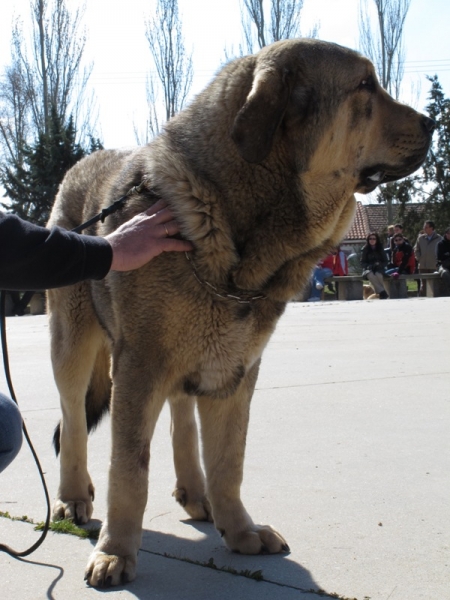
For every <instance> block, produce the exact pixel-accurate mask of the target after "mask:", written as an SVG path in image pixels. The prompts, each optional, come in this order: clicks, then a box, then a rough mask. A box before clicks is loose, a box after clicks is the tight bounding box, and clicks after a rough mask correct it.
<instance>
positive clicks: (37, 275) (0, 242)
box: [0, 213, 112, 291]
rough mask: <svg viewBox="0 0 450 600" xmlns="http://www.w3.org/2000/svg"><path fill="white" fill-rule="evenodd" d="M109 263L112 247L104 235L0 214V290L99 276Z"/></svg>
mask: <svg viewBox="0 0 450 600" xmlns="http://www.w3.org/2000/svg"><path fill="white" fill-rule="evenodd" d="M111 262H112V248H111V246H110V244H109V243H108V242H107V241H106V240H105V239H104V238H101V237H94V236H88V235H79V234H77V233H72V232H70V231H66V230H65V229H61V228H59V227H54V228H52V229H46V228H45V227H39V226H38V225H33V224H32V223H28V222H27V221H23V220H22V219H19V217H17V216H15V215H10V214H3V213H0V289H3V290H17V291H19V290H30V291H32V290H43V289H47V288H54V287H63V286H65V285H71V284H73V283H78V282H79V281H83V280H84V279H102V278H103V277H105V275H106V274H107V273H108V271H109V269H110V267H111Z"/></svg>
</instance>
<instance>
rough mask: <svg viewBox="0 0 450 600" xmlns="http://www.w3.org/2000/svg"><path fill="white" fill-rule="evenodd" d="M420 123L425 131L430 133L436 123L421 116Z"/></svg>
mask: <svg viewBox="0 0 450 600" xmlns="http://www.w3.org/2000/svg"><path fill="white" fill-rule="evenodd" d="M422 122H423V124H424V126H425V129H426V130H427V131H429V132H430V133H433V131H434V130H435V129H436V121H435V120H434V119H430V117H426V116H425V115H424V116H423V119H422Z"/></svg>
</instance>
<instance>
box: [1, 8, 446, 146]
mask: <svg viewBox="0 0 450 600" xmlns="http://www.w3.org/2000/svg"><path fill="white" fill-rule="evenodd" d="M369 1H370V0H369ZM67 2H68V5H69V7H70V6H79V5H80V4H81V0H67ZM154 6H155V0H125V1H124V0H121V1H119V0H109V1H108V2H107V3H106V2H104V1H103V0H86V11H85V17H84V25H85V27H86V30H87V35H88V40H87V44H86V50H85V58H86V60H87V61H88V62H92V63H93V71H92V75H91V78H90V80H89V87H90V90H91V89H92V90H93V91H94V94H95V98H96V106H97V112H98V121H97V127H98V133H99V137H100V138H101V139H102V140H103V143H104V145H105V147H107V148H113V147H120V146H129V145H135V144H136V139H135V134H134V126H136V127H137V128H138V129H140V128H141V125H142V126H143V125H144V124H145V120H146V91H145V87H146V84H145V82H146V73H147V72H148V70H149V69H150V67H151V55H150V50H149V47H148V42H147V40H146V38H145V21H146V19H148V18H149V17H150V16H151V15H152V11H153V10H154ZM179 8H180V13H181V16H182V22H183V34H184V40H185V46H186V50H187V51H188V52H189V51H190V50H192V52H193V63H194V81H193V86H192V88H191V96H193V95H195V94H197V93H198V92H200V91H201V90H202V89H203V88H204V87H205V86H206V84H207V83H208V82H209V81H210V80H211V78H212V77H213V76H214V73H215V72H216V71H217V70H218V68H219V67H220V65H221V64H222V63H223V62H224V60H225V53H224V49H225V48H228V51H229V52H232V50H233V47H234V49H235V50H237V48H238V46H239V43H242V28H241V20H240V0H179ZM14 14H16V15H20V16H22V17H23V18H24V19H25V20H26V19H28V18H29V0H1V13H0V15H1V18H0V72H1V70H2V69H3V67H4V66H5V65H7V64H8V62H9V57H10V37H11V23H12V19H13V15H14ZM358 15H359V0H304V8H303V11H302V13H301V30H302V35H307V34H308V32H309V31H311V29H312V28H313V27H314V25H318V26H319V33H318V37H319V38H320V39H324V40H328V41H332V42H336V43H339V44H342V45H344V46H349V47H351V48H356V49H357V48H358V39H359V27H358ZM449 23H450V0H412V2H411V7H410V10H409V13H408V16H407V19H406V24H405V29H404V33H405V49H406V60H405V77H404V79H403V89H402V96H401V100H402V101H404V102H406V103H407V104H411V105H412V106H414V108H416V109H418V110H421V111H422V110H424V108H425V105H426V103H427V93H428V90H429V87H430V85H429V82H428V81H427V80H426V75H427V74H428V75H434V74H437V75H438V76H439V80H440V82H441V84H442V86H443V89H444V93H445V95H446V96H449V95H450V36H449ZM419 93H420V94H419ZM418 94H419V95H418Z"/></svg>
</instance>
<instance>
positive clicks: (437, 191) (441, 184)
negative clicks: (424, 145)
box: [423, 75, 450, 231]
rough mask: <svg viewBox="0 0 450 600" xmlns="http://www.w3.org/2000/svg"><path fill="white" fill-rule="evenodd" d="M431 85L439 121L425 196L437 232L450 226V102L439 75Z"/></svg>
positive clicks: (433, 114)
mask: <svg viewBox="0 0 450 600" xmlns="http://www.w3.org/2000/svg"><path fill="white" fill-rule="evenodd" d="M428 79H429V80H430V81H431V90H430V95H429V98H430V103H429V104H428V106H427V112H428V114H429V115H430V117H431V118H432V119H434V120H435V121H436V131H435V133H434V137H433V145H432V147H431V150H430V152H429V154H428V156H427V159H426V161H425V163H424V166H423V192H424V195H425V197H427V200H426V205H427V215H428V214H429V215H430V216H428V217H427V218H429V219H432V220H433V221H435V223H436V229H438V230H441V231H443V230H445V229H446V228H447V227H449V226H450V98H445V96H444V92H443V90H442V86H441V84H440V83H439V80H438V77H437V75H435V76H434V77H429V78H428Z"/></svg>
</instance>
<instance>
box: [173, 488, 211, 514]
mask: <svg viewBox="0 0 450 600" xmlns="http://www.w3.org/2000/svg"><path fill="white" fill-rule="evenodd" d="M172 496H173V497H174V498H175V500H176V501H177V502H178V504H180V505H181V506H182V507H183V508H184V510H185V511H186V512H187V514H188V515H189V516H190V517H191V519H194V521H211V522H212V520H213V518H212V514H211V506H210V504H209V501H208V498H206V496H204V495H203V496H200V497H196V496H194V495H192V494H189V493H188V492H187V491H186V489H185V488H176V489H175V490H174V491H173V493H172Z"/></svg>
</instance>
